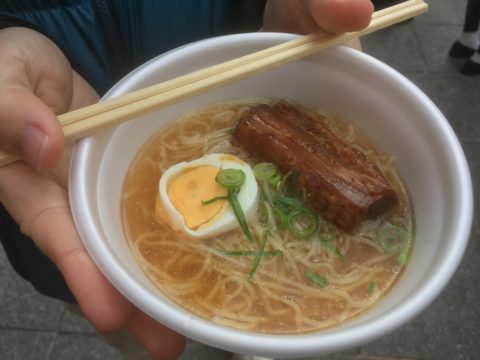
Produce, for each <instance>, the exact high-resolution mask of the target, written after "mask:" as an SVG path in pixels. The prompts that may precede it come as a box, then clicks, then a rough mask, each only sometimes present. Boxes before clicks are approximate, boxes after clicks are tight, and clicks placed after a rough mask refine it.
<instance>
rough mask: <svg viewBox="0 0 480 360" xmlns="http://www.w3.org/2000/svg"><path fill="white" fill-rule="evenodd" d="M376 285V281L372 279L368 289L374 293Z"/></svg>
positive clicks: (370, 292)
mask: <svg viewBox="0 0 480 360" xmlns="http://www.w3.org/2000/svg"><path fill="white" fill-rule="evenodd" d="M375 286H376V284H375V282H374V281H370V284H368V289H367V291H368V293H369V294H373V291H374V290H375Z"/></svg>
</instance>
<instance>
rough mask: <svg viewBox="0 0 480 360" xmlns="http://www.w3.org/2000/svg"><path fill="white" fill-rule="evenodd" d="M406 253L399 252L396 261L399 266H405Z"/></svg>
mask: <svg viewBox="0 0 480 360" xmlns="http://www.w3.org/2000/svg"><path fill="white" fill-rule="evenodd" d="M407 257H408V255H407V253H406V252H401V253H400V254H399V255H398V257H397V261H398V263H399V264H400V265H405V263H406V262H407Z"/></svg>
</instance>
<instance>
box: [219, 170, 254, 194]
mask: <svg viewBox="0 0 480 360" xmlns="http://www.w3.org/2000/svg"><path fill="white" fill-rule="evenodd" d="M245 179H246V176H245V173H244V172H243V170H240V169H222V170H220V171H219V172H218V174H217V176H216V177H215V180H216V181H217V183H219V184H220V185H221V186H223V187H225V188H227V189H228V190H235V191H238V190H239V189H240V188H241V187H242V185H243V184H245Z"/></svg>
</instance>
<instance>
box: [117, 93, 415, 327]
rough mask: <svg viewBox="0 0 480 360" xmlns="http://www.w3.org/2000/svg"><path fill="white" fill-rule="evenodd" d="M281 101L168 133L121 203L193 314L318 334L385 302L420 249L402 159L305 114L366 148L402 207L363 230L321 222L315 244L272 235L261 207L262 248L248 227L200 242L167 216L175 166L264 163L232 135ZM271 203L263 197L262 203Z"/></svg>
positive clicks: (162, 279)
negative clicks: (168, 181) (164, 192)
mask: <svg viewBox="0 0 480 360" xmlns="http://www.w3.org/2000/svg"><path fill="white" fill-rule="evenodd" d="M273 101H274V100H269V99H247V100H241V101H233V102H228V103H221V104H215V105H212V106H209V107H207V108H204V109H201V110H199V111H196V112H194V113H189V114H186V115H184V116H182V117H181V118H179V119H177V120H176V121H174V122H172V123H171V124H170V125H168V126H167V127H166V128H163V129H162V130H161V131H159V133H158V134H156V135H155V136H154V137H153V138H152V139H151V141H149V142H148V143H147V144H146V145H145V146H144V148H143V149H142V150H141V151H140V153H139V154H138V156H137V157H136V159H135V160H134V162H133V163H132V165H131V167H130V169H129V172H128V174H127V177H126V180H125V184H124V189H123V195H122V203H121V210H122V219H123V225H124V231H125V234H126V237H127V239H128V241H129V244H130V247H131V249H132V252H133V254H134V257H135V258H136V260H137V261H138V263H139V264H140V266H141V267H142V268H143V270H144V271H145V273H146V274H147V276H148V277H149V278H150V279H151V280H152V281H153V282H154V283H155V284H156V285H157V286H158V288H159V289H160V290H161V291H162V292H163V293H164V294H165V295H166V296H167V297H169V298H170V299H171V300H172V301H174V302H176V303H177V304H179V305H181V306H182V307H184V308H186V309H187V310H189V311H191V312H192V313H194V314H196V315H198V316H201V317H203V318H206V319H210V320H212V321H214V322H216V323H218V324H222V325H226V326H231V327H235V328H240V329H245V330H250V331H256V332H266V333H283V334H286V333H297V332H307V331H314V330H318V329H321V328H325V327H329V326H333V325H335V324H338V323H340V322H342V321H344V320H345V319H349V318H351V317H352V316H354V315H356V314H358V313H360V312H361V311H363V310H365V309H367V308H368V307H369V306H371V305H372V304H373V303H375V302H376V301H378V300H379V298H380V297H381V296H382V295H383V294H384V293H385V292H386V291H388V289H390V288H391V287H392V285H393V284H394V282H395V281H396V280H397V278H398V277H399V276H400V274H401V272H402V268H403V267H404V266H405V264H406V262H407V258H408V254H409V251H410V248H411V245H412V230H413V223H412V222H413V220H412V219H413V217H412V209H411V206H410V203H409V200H408V195H407V192H406V190H405V188H404V186H403V185H402V183H401V181H400V178H399V176H398V174H397V172H396V169H395V166H394V160H393V159H392V158H391V157H390V156H388V155H386V154H383V153H382V152H381V151H379V150H378V149H377V148H376V147H375V146H373V145H372V144H371V143H369V142H368V141H367V140H366V139H365V137H364V136H363V135H362V134H361V133H360V132H359V131H358V130H356V129H355V128H353V127H352V126H351V125H349V124H348V123H345V122H343V121H340V120H338V119H336V118H334V117H332V116H329V115H326V114H323V113H320V112H318V111H316V110H313V109H310V108H305V107H302V108H303V109H304V110H305V111H306V112H308V113H310V114H312V116H315V118H318V121H323V122H325V124H326V125H327V126H328V127H329V128H330V129H331V130H332V131H334V132H335V133H336V134H337V135H339V136H341V137H342V138H343V139H345V140H346V141H348V142H349V143H351V144H352V145H353V146H354V147H355V148H357V149H360V150H361V151H362V152H363V153H364V154H365V155H366V156H367V158H368V159H369V160H370V161H372V162H373V163H374V164H375V165H376V166H377V167H378V169H379V170H380V171H381V173H382V174H383V176H384V177H385V178H386V179H387V180H388V182H389V183H390V185H391V186H392V187H393V189H394V190H395V192H396V193H397V196H398V200H399V201H398V204H397V205H396V206H395V207H394V208H393V209H390V210H389V211H388V212H386V213H385V214H383V215H382V216H380V217H378V218H375V219H373V220H367V221H364V222H362V224H361V226H360V227H359V228H358V229H356V230H355V232H354V233H347V232H345V231H342V230H340V229H338V228H336V227H335V226H334V225H332V224H331V223H329V222H327V221H325V220H323V219H322V218H321V217H320V218H319V225H318V229H317V230H316V231H315V232H314V233H313V234H312V235H311V236H309V237H307V238H302V239H299V238H297V237H294V236H292V235H291V233H290V232H289V231H288V229H286V228H285V227H282V226H281V224H279V223H278V222H275V221H273V224H269V226H268V238H264V236H265V235H266V225H265V224H264V223H263V222H262V221H261V219H262V218H264V217H265V209H264V208H263V207H262V206H259V210H258V216H257V218H258V219H255V220H249V223H248V226H249V228H250V230H251V232H252V234H253V236H254V238H255V241H253V242H252V241H249V240H248V239H247V237H246V236H245V235H244V233H243V232H242V230H241V229H240V228H238V229H235V230H232V231H229V232H227V233H224V234H220V235H216V236H213V237H211V238H204V239H197V238H192V237H190V236H187V235H186V234H185V233H183V232H181V231H178V230H175V229H174V227H172V226H171V225H170V223H169V221H168V219H167V218H166V217H165V216H160V215H161V214H159V207H158V188H159V179H160V176H161V175H162V173H164V172H165V171H166V170H167V169H168V168H170V167H171V166H173V165H175V164H177V163H179V162H182V161H191V160H194V159H197V158H199V157H202V156H203V155H205V154H210V153H224V154H232V155H235V156H237V157H239V158H240V159H243V160H244V161H246V162H247V163H248V164H250V165H252V166H253V165H255V164H256V163H258V162H259V160H258V159H256V158H254V157H252V156H250V155H249V154H248V153H247V152H245V150H243V149H242V148H241V147H240V146H238V145H237V144H236V143H235V141H232V129H233V128H234V126H235V124H236V121H237V120H238V119H239V118H240V117H242V116H243V115H244V114H246V113H247V112H248V111H249V109H250V108H251V107H252V106H253V105H256V104H259V103H271V102H273ZM297 106H299V105H297ZM260 188H262V187H261V186H260ZM267 192H269V190H268V189H267ZM266 196H268V194H266V193H265V191H260V201H259V202H260V204H262V203H263V202H264V199H265V197H266ZM160 212H161V211H160ZM263 239H264V240H265V241H266V242H265V244H264V246H265V247H264V248H263V249H262V252H261V253H260V247H261V245H260V244H261V243H262V240H263ZM259 254H260V255H259Z"/></svg>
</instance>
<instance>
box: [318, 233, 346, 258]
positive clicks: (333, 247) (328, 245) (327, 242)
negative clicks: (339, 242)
mask: <svg viewBox="0 0 480 360" xmlns="http://www.w3.org/2000/svg"><path fill="white" fill-rule="evenodd" d="M320 243H321V244H322V245H323V246H325V248H326V249H327V250H329V251H331V252H333V253H334V254H335V255H337V256H339V257H342V258H343V254H342V253H341V252H340V250H338V248H337V246H336V245H335V244H334V243H332V241H331V240H326V239H322V238H321V237H320Z"/></svg>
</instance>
